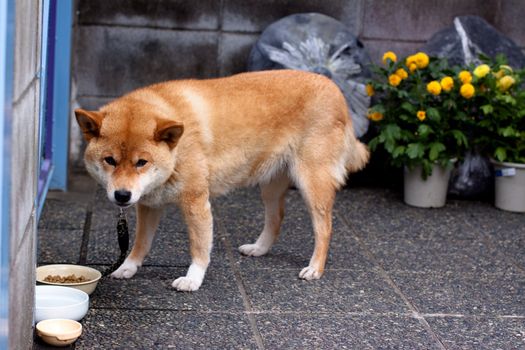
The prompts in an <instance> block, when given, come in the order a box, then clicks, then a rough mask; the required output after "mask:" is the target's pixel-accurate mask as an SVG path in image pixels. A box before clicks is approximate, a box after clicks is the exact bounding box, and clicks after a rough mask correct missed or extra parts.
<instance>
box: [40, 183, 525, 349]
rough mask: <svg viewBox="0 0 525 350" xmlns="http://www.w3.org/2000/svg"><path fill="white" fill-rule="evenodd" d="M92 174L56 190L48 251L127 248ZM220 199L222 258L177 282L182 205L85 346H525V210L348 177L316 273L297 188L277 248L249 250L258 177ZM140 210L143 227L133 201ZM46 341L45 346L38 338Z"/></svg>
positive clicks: (81, 256)
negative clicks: (85, 181) (191, 286)
mask: <svg viewBox="0 0 525 350" xmlns="http://www.w3.org/2000/svg"><path fill="white" fill-rule="evenodd" d="M79 181H80V180H79ZM90 186H91V187H90ZM90 186H84V188H87V189H88V190H89V191H87V192H86V191H85V190H84V191H82V192H75V191H73V192H70V193H67V194H61V193H52V194H50V196H49V197H48V200H47V202H46V205H45V207H44V212H43V217H42V220H41V222H40V224H39V227H40V230H39V249H38V262H39V264H40V265H44V264H50V263H80V264H86V265H90V266H93V267H95V268H98V269H101V270H102V269H104V268H106V266H108V265H109V264H111V263H112V262H114V261H115V260H116V258H117V256H118V252H119V250H118V245H117V239H116V232H115V225H116V219H115V215H116V214H117V209H116V208H114V207H113V206H112V205H111V204H110V203H108V201H107V200H106V199H105V194H104V193H102V192H101V191H96V186H95V185H90ZM213 209H214V216H215V245H214V251H213V255H212V262H211V266H210V268H209V270H208V273H207V275H206V278H205V281H204V283H203V285H202V286H201V288H200V289H199V290H198V291H197V292H194V293H179V292H176V291H174V290H173V289H172V288H171V281H172V280H173V279H174V278H176V277H179V276H181V275H183V274H184V273H185V270H186V268H187V266H188V265H189V261H190V260H189V255H188V247H187V237H186V234H185V227H184V224H183V223H182V222H181V219H180V216H179V215H178V213H177V210H176V209H175V208H169V209H168V210H167V211H166V213H165V216H164V218H163V220H162V222H161V226H160V228H159V231H158V235H157V238H156V241H155V245H154V247H153V250H152V252H151V254H150V256H149V257H148V258H147V259H146V261H145V266H144V267H143V268H142V269H140V270H139V272H138V273H137V275H135V276H134V277H133V278H132V279H130V280H125V281H123V280H113V279H104V280H102V281H101V282H100V284H99V286H98V287H97V290H96V291H95V293H94V294H92V295H91V306H90V310H89V312H88V314H87V315H86V317H85V318H84V319H83V320H82V324H83V326H84V330H85V331H84V334H83V335H82V337H81V338H80V339H79V340H78V341H77V342H76V343H75V344H74V346H72V347H74V348H76V349H95V348H99V349H113V348H119V349H166V348H177V349H525V215H520V214H513V213H508V212H504V211H500V210H497V209H495V208H493V207H492V206H491V204H490V203H485V202H476V201H454V200H449V201H448V204H447V206H446V207H444V208H441V209H418V208H413V207H409V206H407V205H405V204H403V202H402V199H401V196H400V194H399V193H396V192H392V191H389V190H385V189H377V188H375V189H374V188H346V189H344V190H342V191H341V192H340V193H339V194H338V198H337V202H336V206H335V211H334V225H333V228H334V234H333V239H332V244H331V251H330V256H329V260H328V268H327V270H326V273H325V275H324V277H323V278H322V279H321V280H319V281H313V282H306V281H302V280H299V279H298V278H297V275H298V273H299V271H300V270H301V268H302V267H304V266H306V265H307V263H308V261H309V258H310V254H311V252H312V248H313V236H312V233H311V224H310V220H309V217H308V214H307V211H306V209H305V207H304V205H303V202H302V200H301V198H300V195H299V193H298V192H297V191H294V190H292V191H290V192H289V195H288V197H287V214H286V219H285V222H284V224H283V229H282V235H281V237H280V239H279V242H278V243H277V244H276V245H275V246H274V248H273V249H272V250H271V252H270V253H269V254H268V255H267V256H264V257H259V258H253V257H243V256H241V255H240V254H239V253H238V252H237V246H239V245H240V244H243V243H247V242H251V241H253V240H254V239H255V238H256V237H257V235H258V233H259V230H260V229H261V228H262V220H263V211H262V209H263V208H262V205H261V203H260V200H259V195H258V191H257V190H256V189H248V190H243V191H239V192H236V193H233V194H231V195H230V196H228V197H224V198H219V199H216V200H214V202H213ZM128 216H129V218H130V226H131V227H133V226H134V213H133V212H132V211H129V213H128ZM34 348H35V349H43V348H45V346H44V345H43V344H42V343H40V341H39V340H36V341H35V346H34Z"/></svg>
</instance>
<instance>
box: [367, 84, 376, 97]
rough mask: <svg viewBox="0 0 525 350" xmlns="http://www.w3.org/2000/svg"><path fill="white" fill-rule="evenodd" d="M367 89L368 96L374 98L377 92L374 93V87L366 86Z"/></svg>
mask: <svg viewBox="0 0 525 350" xmlns="http://www.w3.org/2000/svg"><path fill="white" fill-rule="evenodd" d="M365 89H366V94H367V95H368V96H374V93H375V91H374V87H373V86H372V85H370V84H366V87H365Z"/></svg>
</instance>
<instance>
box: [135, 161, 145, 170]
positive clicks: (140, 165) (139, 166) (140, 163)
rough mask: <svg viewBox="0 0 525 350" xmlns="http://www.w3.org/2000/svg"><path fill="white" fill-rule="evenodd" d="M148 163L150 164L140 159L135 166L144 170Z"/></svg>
mask: <svg viewBox="0 0 525 350" xmlns="http://www.w3.org/2000/svg"><path fill="white" fill-rule="evenodd" d="M147 162H148V161H147V160H146V159H139V160H138V161H137V164H135V166H136V167H137V168H142V167H143V166H144V165H146V163H147Z"/></svg>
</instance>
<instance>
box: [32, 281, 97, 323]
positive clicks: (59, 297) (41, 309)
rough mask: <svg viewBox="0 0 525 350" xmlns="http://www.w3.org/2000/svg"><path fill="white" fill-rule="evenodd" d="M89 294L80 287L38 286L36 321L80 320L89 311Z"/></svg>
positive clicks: (36, 289)
mask: <svg viewBox="0 0 525 350" xmlns="http://www.w3.org/2000/svg"><path fill="white" fill-rule="evenodd" d="M88 307H89V295H87V293H86V292H83V291H81V290H79V289H74V288H68V287H58V286H36V288H35V321H36V322H40V321H42V320H48V319H51V318H64V319H68V320H75V321H80V320H81V319H82V318H83V317H84V316H85V315H86V313H87V311H88Z"/></svg>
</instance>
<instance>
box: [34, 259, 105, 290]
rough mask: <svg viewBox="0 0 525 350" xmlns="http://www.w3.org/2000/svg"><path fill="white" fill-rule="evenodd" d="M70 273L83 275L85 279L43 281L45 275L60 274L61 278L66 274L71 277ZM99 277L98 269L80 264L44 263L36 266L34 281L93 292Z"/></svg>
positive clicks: (100, 275)
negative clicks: (75, 280) (80, 280)
mask: <svg viewBox="0 0 525 350" xmlns="http://www.w3.org/2000/svg"><path fill="white" fill-rule="evenodd" d="M72 275H75V276H76V277H80V276H83V277H85V279H86V280H85V281H82V282H69V281H66V282H58V281H56V282H49V281H45V279H46V277H48V276H60V277H62V278H66V277H68V276H69V277H71V276H72ZM100 277H102V274H101V273H100V271H98V270H95V269H93V268H91V267H87V266H81V265H67V264H62V265H45V266H40V267H37V269H36V281H37V282H38V283H42V284H49V285H53V286H62V287H72V288H76V289H80V290H82V291H84V292H86V293H88V294H91V293H93V291H94V290H95V288H96V287H97V284H98V280H99V279H100Z"/></svg>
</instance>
